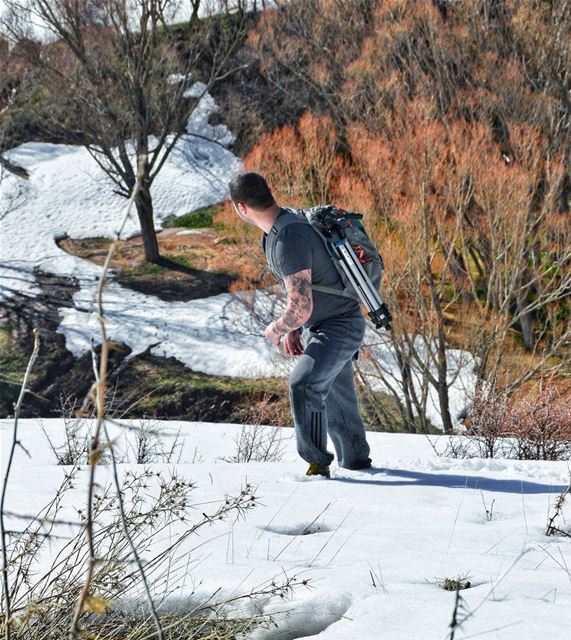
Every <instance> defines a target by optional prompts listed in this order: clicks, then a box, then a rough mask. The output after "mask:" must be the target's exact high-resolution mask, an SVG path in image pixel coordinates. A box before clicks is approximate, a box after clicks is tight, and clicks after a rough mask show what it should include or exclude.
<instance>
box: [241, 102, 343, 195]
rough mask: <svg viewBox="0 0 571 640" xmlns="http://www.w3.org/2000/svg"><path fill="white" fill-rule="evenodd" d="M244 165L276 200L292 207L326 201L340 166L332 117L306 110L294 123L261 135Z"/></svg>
mask: <svg viewBox="0 0 571 640" xmlns="http://www.w3.org/2000/svg"><path fill="white" fill-rule="evenodd" d="M246 166H247V167H248V169H249V170H251V171H257V172H258V173H261V174H262V175H263V176H264V177H265V178H266V179H267V181H268V183H269V184H270V185H271V187H272V191H273V192H274V194H275V196H276V199H277V200H278V201H282V202H287V203H288V204H292V205H296V206H304V205H314V204H318V203H323V202H327V201H328V200H329V198H330V192H331V187H332V183H333V180H334V179H335V178H336V177H337V176H338V175H340V173H341V172H342V169H343V161H342V159H341V156H340V155H339V154H338V152H337V138H336V133H335V127H334V126H333V121H332V119H331V118H330V117H328V116H316V115H314V114H312V113H311V112H310V111H306V112H305V113H304V114H303V116H302V117H301V119H300V121H299V123H298V124H297V125H296V126H293V127H291V126H288V127H282V128H280V129H278V130H277V131H274V132H272V133H268V134H265V135H264V136H262V137H261V138H260V142H259V144H258V145H257V146H256V147H255V148H254V149H253V150H252V152H251V153H250V154H249V155H248V157H247V158H246Z"/></svg>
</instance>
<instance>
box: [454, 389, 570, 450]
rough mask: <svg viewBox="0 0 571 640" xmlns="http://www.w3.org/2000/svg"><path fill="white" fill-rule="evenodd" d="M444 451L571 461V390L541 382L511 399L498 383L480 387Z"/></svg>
mask: <svg viewBox="0 0 571 640" xmlns="http://www.w3.org/2000/svg"><path fill="white" fill-rule="evenodd" d="M445 455H449V456H451V457H461V458H469V457H474V456H477V457H481V458H497V457H504V458H515V459H518V460H568V459H570V458H571V403H570V402H569V390H568V389H567V390H562V389H561V388H560V386H559V385H558V384H557V383H556V382H555V381H541V382H540V383H539V385H538V387H537V389H536V390H535V391H530V392H529V393H528V394H527V395H526V396H524V397H522V398H519V399H515V400H512V399H510V398H509V395H508V393H507V392H506V391H502V390H499V389H498V388H496V387H495V386H491V387H489V388H483V387H482V388H480V389H479V391H478V392H477V393H476V395H475V397H474V400H473V404H472V407H471V410H470V412H469V414H468V417H467V430H466V431H462V432H460V431H457V432H456V435H455V436H453V437H452V438H451V439H450V442H449V444H448V446H447V449H446V451H445Z"/></svg>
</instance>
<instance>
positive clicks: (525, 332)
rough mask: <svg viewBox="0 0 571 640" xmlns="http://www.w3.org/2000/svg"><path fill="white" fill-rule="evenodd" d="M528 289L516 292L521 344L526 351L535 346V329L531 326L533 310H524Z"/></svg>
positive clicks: (531, 349) (526, 303) (526, 304)
mask: <svg viewBox="0 0 571 640" xmlns="http://www.w3.org/2000/svg"><path fill="white" fill-rule="evenodd" d="M527 297H528V289H527V287H526V288H523V289H522V290H521V291H518V292H517V301H516V304H517V310H518V313H519V316H520V319H519V321H520V324H521V334H522V338H523V344H524V345H525V348H526V349H527V350H528V351H533V349H534V347H535V331H534V328H533V311H526V307H527V306H528V302H527Z"/></svg>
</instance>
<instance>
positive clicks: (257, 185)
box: [229, 172, 276, 210]
mask: <svg viewBox="0 0 571 640" xmlns="http://www.w3.org/2000/svg"><path fill="white" fill-rule="evenodd" d="M229 189H230V197H231V198H232V200H233V201H234V202H243V203H244V204H247V205H248V206H249V207H253V208H254V209H261V210H263V209H269V208H270V207H271V206H272V205H273V204H275V203H276V201H275V200H274V196H273V195H272V192H271V191H270V188H269V187H268V183H267V182H266V181H265V180H264V178H262V176H261V175H260V174H259V173H253V172H251V173H240V174H238V175H237V176H235V177H234V178H232V180H231V182H230V184H229Z"/></svg>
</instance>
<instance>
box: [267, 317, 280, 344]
mask: <svg viewBox="0 0 571 640" xmlns="http://www.w3.org/2000/svg"><path fill="white" fill-rule="evenodd" d="M264 335H265V336H266V338H267V339H268V340H269V341H270V342H271V343H272V344H273V345H274V347H278V346H279V344H280V339H281V337H282V336H283V333H281V332H280V331H278V329H277V328H276V323H275V322H272V323H271V324H269V325H268V326H267V327H266V329H265V331H264Z"/></svg>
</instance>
